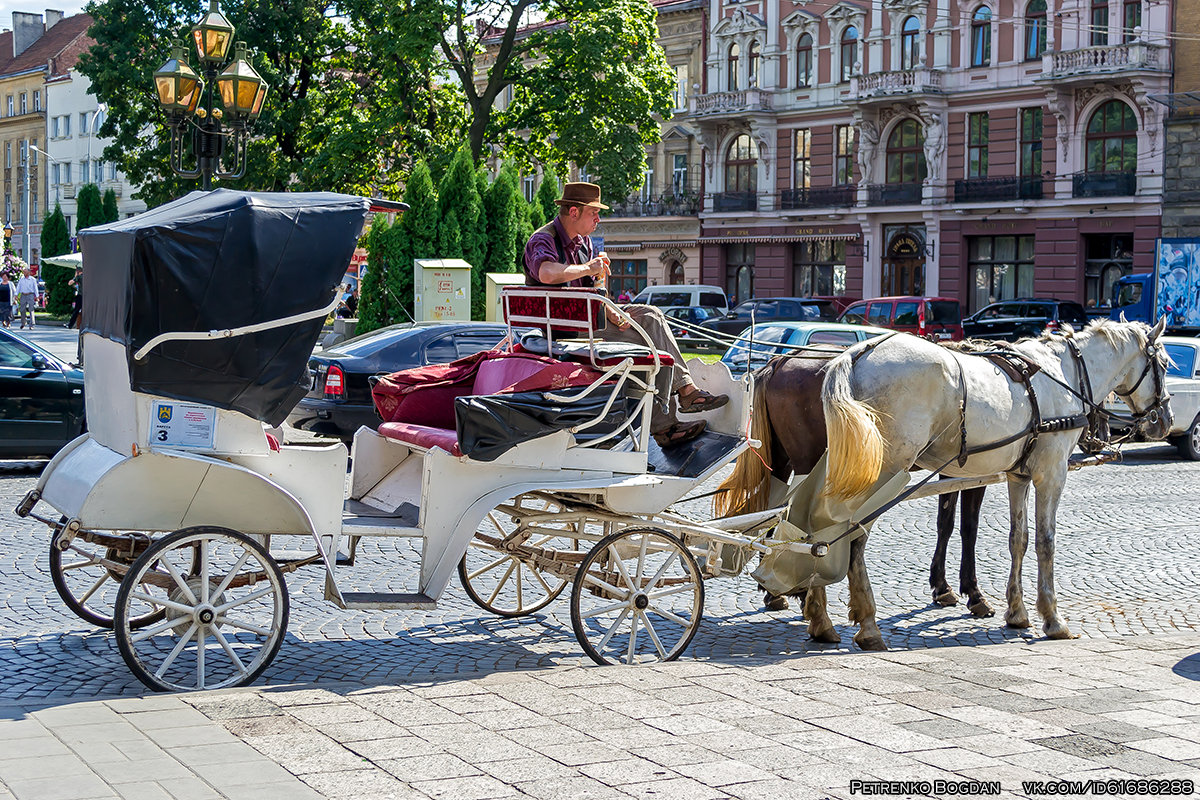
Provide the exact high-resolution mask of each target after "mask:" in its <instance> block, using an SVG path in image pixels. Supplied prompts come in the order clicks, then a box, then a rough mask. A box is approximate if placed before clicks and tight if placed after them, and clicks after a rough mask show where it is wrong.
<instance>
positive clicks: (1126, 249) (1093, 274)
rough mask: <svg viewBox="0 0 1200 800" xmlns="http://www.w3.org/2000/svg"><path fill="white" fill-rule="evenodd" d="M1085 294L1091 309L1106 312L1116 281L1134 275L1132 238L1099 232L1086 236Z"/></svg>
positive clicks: (1084, 244)
mask: <svg viewBox="0 0 1200 800" xmlns="http://www.w3.org/2000/svg"><path fill="white" fill-rule="evenodd" d="M1083 252H1084V266H1083V291H1084V305H1086V306H1087V308H1088V310H1089V311H1091V310H1093V309H1107V308H1109V307H1110V306H1111V304H1112V288H1113V283H1115V282H1116V280H1117V278H1120V277H1122V276H1124V275H1128V274H1129V273H1131V272H1133V236H1132V235H1130V234H1128V233H1115V234H1113V233H1097V234H1089V235H1086V236H1084V237H1083Z"/></svg>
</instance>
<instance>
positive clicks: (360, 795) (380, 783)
mask: <svg viewBox="0 0 1200 800" xmlns="http://www.w3.org/2000/svg"><path fill="white" fill-rule="evenodd" d="M301 780H303V781H304V782H305V783H306V784H308V785H309V787H311V788H312V789H313V791H315V792H317V793H318V794H320V795H321V796H322V797H325V798H328V799H329V800H368V798H369V800H427V798H428V797H429V795H427V794H425V793H424V792H421V791H418V790H416V789H414V788H412V787H411V786H409V785H408V784H406V783H404V782H403V781H400V780H397V779H396V778H395V777H394V776H392V775H389V774H387V773H386V772H384V771H383V770H381V769H369V770H356V771H354V772H332V773H315V774H312V775H305V776H303V777H302V778H301Z"/></svg>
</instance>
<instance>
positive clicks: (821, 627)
mask: <svg viewBox="0 0 1200 800" xmlns="http://www.w3.org/2000/svg"><path fill="white" fill-rule="evenodd" d="M825 602H826V601H825V587H824V586H814V587H813V588H811V589H809V590H808V592H807V593H806V594H805V595H804V616H805V617H806V618H807V619H808V635H809V638H811V639H812V640H813V641H814V642H827V643H829V644H837V643H838V642H840V641H841V640H842V637H841V636H838V632H837V631H836V630H835V629H834V627H833V620H831V619H830V618H829V610H828V608H826V605H825Z"/></svg>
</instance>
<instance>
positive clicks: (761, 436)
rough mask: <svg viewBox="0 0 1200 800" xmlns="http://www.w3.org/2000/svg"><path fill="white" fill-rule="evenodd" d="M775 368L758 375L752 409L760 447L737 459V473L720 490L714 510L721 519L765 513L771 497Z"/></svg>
mask: <svg viewBox="0 0 1200 800" xmlns="http://www.w3.org/2000/svg"><path fill="white" fill-rule="evenodd" d="M774 372H775V368H774V367H773V366H772V365H771V364H768V365H767V366H765V367H763V368H762V369H760V370H758V371H757V372H755V373H754V401H753V403H752V404H751V406H750V438H751V439H757V440H758V441H759V442H760V444H759V446H758V447H753V448H750V449H748V450H746V451H745V452H743V453H742V454H741V455H739V456H738V457H737V460H736V461H734V462H733V472H732V473H730V475H729V477H728V478H726V479H725V480H724V482H722V483H721V485H720V486H718V487H717V491H716V492H715V493H714V495H713V511H714V513H715V515H716V516H717V517H732V516H735V515H737V514H751V513H753V512H755V511H763V510H765V509H766V507H767V503H768V501H769V498H770V494H771V484H770V480H769V478H770V477H771V440H772V438H773V437H774V435H775V433H774V431H773V430H772V429H771V418H770V417H768V416H767V393H766V392H765V391H764V389H765V388H766V384H767V381H768V380H769V379H770V377H771V376H772V375H773V374H774Z"/></svg>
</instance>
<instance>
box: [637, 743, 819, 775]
mask: <svg viewBox="0 0 1200 800" xmlns="http://www.w3.org/2000/svg"><path fill="white" fill-rule="evenodd" d="M825 752H829V751H825ZM642 755H646V754H645V753H644V752H643V753H642ZM646 757H647V758H653V756H649V755H647V756H646ZM737 757H738V760H739V761H745V762H746V763H747V764H749V765H751V766H753V767H758V768H759V769H762V770H766V771H767V772H771V773H775V772H778V771H779V770H780V769H784V768H787V767H800V766H804V765H806V764H818V763H821V762H823V761H824V759H822V758H821V757H820V756H819V755H817V754H816V753H810V752H806V751H804V750H797V749H796V748H795V747H788V746H787V745H784V744H777V745H772V746H771V747H764V748H762V749H760V750H742V751H740V752H739V753H738V754H737ZM668 766H669V765H668Z"/></svg>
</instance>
